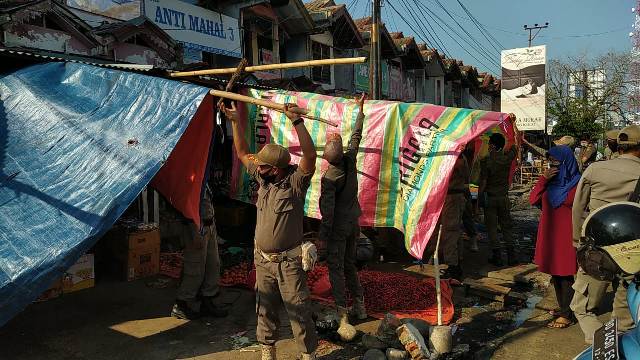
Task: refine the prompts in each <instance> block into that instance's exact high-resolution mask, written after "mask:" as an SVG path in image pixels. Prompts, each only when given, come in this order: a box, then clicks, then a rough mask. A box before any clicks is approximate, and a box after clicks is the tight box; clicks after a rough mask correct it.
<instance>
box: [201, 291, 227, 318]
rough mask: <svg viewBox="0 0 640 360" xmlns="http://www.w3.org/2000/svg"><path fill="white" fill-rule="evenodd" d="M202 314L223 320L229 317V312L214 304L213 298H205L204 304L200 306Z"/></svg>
mask: <svg viewBox="0 0 640 360" xmlns="http://www.w3.org/2000/svg"><path fill="white" fill-rule="evenodd" d="M200 312H202V314H203V315H207V316H212V317H216V318H223V317H225V316H227V315H229V312H228V311H227V310H225V309H222V308H221V307H220V306H218V305H216V304H215V303H214V302H213V297H212V296H203V297H202V304H201V305H200Z"/></svg>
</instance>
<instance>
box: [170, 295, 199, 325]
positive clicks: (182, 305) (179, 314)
mask: <svg viewBox="0 0 640 360" xmlns="http://www.w3.org/2000/svg"><path fill="white" fill-rule="evenodd" d="M171 316H173V317H175V318H178V319H183V320H195V319H198V318H199V317H200V316H201V315H200V313H199V312H197V311H194V310H193V309H191V308H190V307H189V305H187V303H186V302H185V301H184V300H176V303H175V304H174V305H173V309H171Z"/></svg>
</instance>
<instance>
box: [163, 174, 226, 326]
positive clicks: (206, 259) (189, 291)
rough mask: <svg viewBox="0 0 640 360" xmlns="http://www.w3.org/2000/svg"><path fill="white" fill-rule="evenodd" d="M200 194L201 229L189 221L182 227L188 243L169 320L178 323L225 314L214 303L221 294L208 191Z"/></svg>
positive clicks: (216, 242)
mask: <svg viewBox="0 0 640 360" xmlns="http://www.w3.org/2000/svg"><path fill="white" fill-rule="evenodd" d="M203 192H204V196H203V198H202V200H200V222H201V224H202V228H201V229H198V227H196V224H194V223H193V222H192V221H188V223H187V224H186V225H185V227H184V231H185V232H187V234H186V236H185V238H186V239H187V241H186V243H185V247H184V261H183V264H184V265H183V269H182V279H181V281H180V286H179V287H178V294H177V300H176V303H175V305H173V309H172V310H171V316H173V317H177V318H180V319H189V320H193V319H196V318H198V317H200V316H201V315H210V316H213V317H224V316H226V315H227V311H226V310H224V309H221V308H219V307H218V306H217V305H216V304H215V303H214V301H213V299H214V297H216V296H217V295H218V294H219V292H220V287H219V286H218V282H219V280H220V257H219V255H218V233H217V232H216V223H215V219H214V210H213V204H212V203H211V195H210V193H209V189H208V187H205V189H203Z"/></svg>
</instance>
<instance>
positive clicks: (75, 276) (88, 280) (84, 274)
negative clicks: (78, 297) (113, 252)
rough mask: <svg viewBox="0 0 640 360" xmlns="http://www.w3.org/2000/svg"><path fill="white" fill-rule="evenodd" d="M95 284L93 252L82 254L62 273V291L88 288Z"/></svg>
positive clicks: (68, 291)
mask: <svg viewBox="0 0 640 360" xmlns="http://www.w3.org/2000/svg"><path fill="white" fill-rule="evenodd" d="M94 285H95V272H94V259H93V254H84V255H82V256H81V257H80V259H78V261H76V263H75V264H73V265H72V266H71V267H70V268H69V269H68V270H67V271H66V272H65V273H64V275H62V292H63V293H65V294H67V293H70V292H74V291H78V290H82V289H88V288H91V287H93V286H94Z"/></svg>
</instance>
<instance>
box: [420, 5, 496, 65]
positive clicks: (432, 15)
mask: <svg viewBox="0 0 640 360" xmlns="http://www.w3.org/2000/svg"><path fill="white" fill-rule="evenodd" d="M413 2H414V3H415V4H416V5H417V6H418V7H422V8H423V9H425V10H426V11H427V15H428V16H429V17H430V18H431V19H432V20H433V21H434V22H435V23H436V24H437V25H438V26H439V27H440V28H441V29H442V31H444V32H445V33H446V34H447V35H448V36H449V37H450V38H451V39H452V40H454V41H455V42H456V43H457V44H458V46H460V47H461V48H462V49H463V50H464V51H465V52H467V53H469V51H468V50H467V49H466V47H464V46H462V45H461V44H460V42H459V41H458V40H456V39H455V38H454V37H453V35H451V32H453V33H454V34H455V35H456V36H457V37H458V38H459V39H461V40H462V41H464V42H465V43H466V44H467V45H469V47H470V48H472V49H473V50H475V51H476V52H477V54H478V55H480V56H482V57H483V58H485V59H486V60H488V61H489V63H490V64H492V65H494V66H496V68H497V69H500V65H499V64H498V62H497V61H496V60H495V59H494V58H492V57H491V55H488V54H487V53H486V52H485V51H484V50H483V49H482V48H481V47H479V46H478V44H475V43H473V42H471V41H470V40H469V39H468V38H467V37H466V36H463V35H461V34H460V33H459V32H458V31H457V30H456V29H455V28H453V27H452V26H451V25H449V24H448V23H447V22H446V21H445V20H444V19H442V18H441V17H440V16H439V15H438V14H436V13H435V12H433V11H431V10H430V9H429V8H427V7H426V5H424V4H421V3H420V1H418V0H413ZM445 26H446V27H447V28H449V31H447V30H446V29H445V28H444V27H445ZM474 59H476V60H477V58H476V57H475V56H474ZM485 66H486V65H485Z"/></svg>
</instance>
